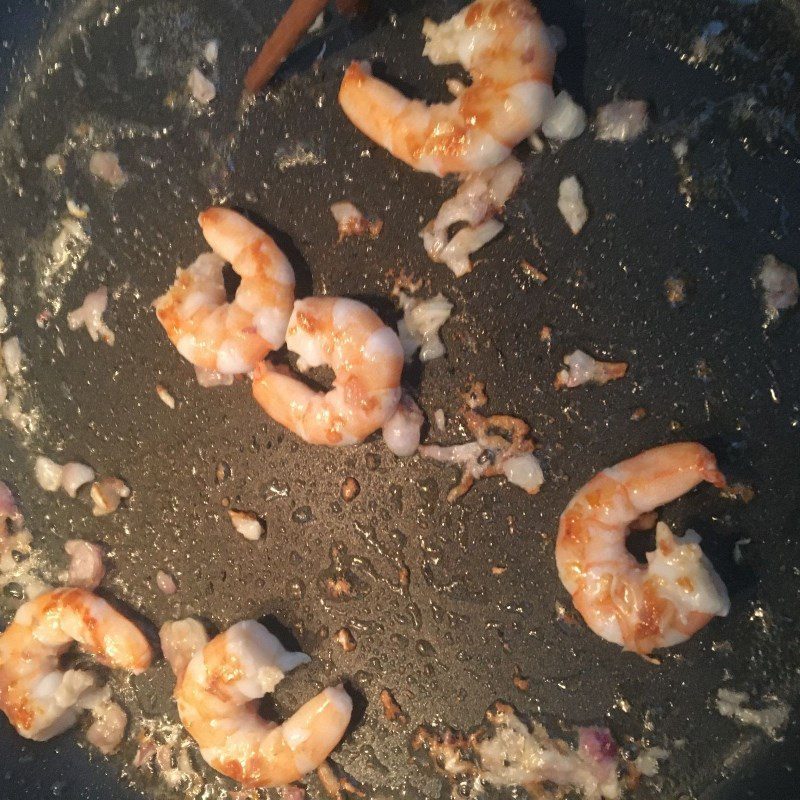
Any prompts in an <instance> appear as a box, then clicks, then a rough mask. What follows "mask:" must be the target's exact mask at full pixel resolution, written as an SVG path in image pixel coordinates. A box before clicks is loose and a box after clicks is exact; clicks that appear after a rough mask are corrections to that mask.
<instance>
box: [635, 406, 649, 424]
mask: <svg viewBox="0 0 800 800" xmlns="http://www.w3.org/2000/svg"><path fill="white" fill-rule="evenodd" d="M646 416H647V409H646V408H645V407H644V406H638V407H637V408H634V409H633V412H632V413H631V421H632V422H641V421H642V420H643V419H644V418H645V417H646Z"/></svg>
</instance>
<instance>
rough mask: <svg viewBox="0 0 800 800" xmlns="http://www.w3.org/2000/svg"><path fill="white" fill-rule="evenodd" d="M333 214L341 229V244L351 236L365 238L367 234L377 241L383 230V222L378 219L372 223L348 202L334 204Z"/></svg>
mask: <svg viewBox="0 0 800 800" xmlns="http://www.w3.org/2000/svg"><path fill="white" fill-rule="evenodd" d="M331 214H333V218H334V219H335V220H336V225H337V227H338V228H339V241H340V242H341V241H343V240H344V239H347V238H349V237H350V236H364V235H365V234H368V235H369V236H370V237H371V238H373V239H377V238H378V236H379V235H380V232H381V231H382V230H383V220H380V219H376V220H374V221H372V222H370V220H368V219H367V218H366V217H365V216H364V214H362V213H361V211H360V210H359V209H358V208H356V206H354V205H353V204H352V203H350V202H348V201H346V200H343V201H342V202H340V203H333V204H332V205H331Z"/></svg>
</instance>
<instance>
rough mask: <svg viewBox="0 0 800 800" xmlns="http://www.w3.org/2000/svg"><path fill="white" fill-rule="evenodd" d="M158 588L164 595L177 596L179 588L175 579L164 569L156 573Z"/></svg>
mask: <svg viewBox="0 0 800 800" xmlns="http://www.w3.org/2000/svg"><path fill="white" fill-rule="evenodd" d="M156 586H158V590H159V591H160V592H161V593H162V594H167V595H170V594H175V592H177V591H178V587H177V585H176V584H175V578H173V577H172V575H170V574H169V572H164V570H163V569H160V570H159V571H158V572H156Z"/></svg>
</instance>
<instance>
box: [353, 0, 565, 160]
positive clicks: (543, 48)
mask: <svg viewBox="0 0 800 800" xmlns="http://www.w3.org/2000/svg"><path fill="white" fill-rule="evenodd" d="M422 32H423V33H424V34H425V36H426V38H427V43H426V45H425V50H424V54H425V55H426V56H427V57H428V58H429V59H430V60H431V62H432V63H434V64H456V63H459V64H461V65H462V66H463V67H464V69H466V70H468V71H469V73H470V76H471V78H472V83H471V85H470V86H468V87H467V88H465V89H464V90H463V91H460V92H459V93H458V96H457V97H456V98H455V99H454V100H453V101H452V102H450V103H437V104H434V105H426V104H425V103H423V102H421V101H419V100H409V99H408V98H407V97H405V96H404V95H403V94H401V93H400V92H399V91H397V89H394V88H393V87H391V86H389V85H388V84H387V83H384V82H383V81H381V80H379V79H378V78H375V77H373V75H372V72H371V70H370V67H369V64H366V63H357V62H354V63H352V64H351V65H350V67H349V68H348V70H347V72H346V73H345V76H344V79H343V81H342V85H341V88H340V89H339V103H340V104H341V106H342V108H343V109H344V113H345V114H346V115H347V116H348V117H349V119H350V121H351V122H352V123H353V124H354V125H355V126H356V127H357V128H358V129H359V130H360V131H361V132H362V133H364V134H365V135H367V136H368V137H369V138H370V139H372V140H373V141H375V142H377V143H378V144H379V145H381V147H385V148H386V149H387V150H388V151H389V152H390V153H391V154H392V155H393V156H395V157H396V158H399V159H400V160H402V161H405V162H406V164H408V165H409V166H411V167H413V168H414V169H418V170H421V171H423V172H432V173H434V174H435V175H444V174H446V173H448V172H476V171H478V170H482V169H486V168H487V167H493V166H494V165H495V164H499V163H500V162H501V161H503V160H504V159H505V158H508V156H509V154H510V153H511V149H512V148H513V147H514V146H515V145H517V144H518V143H519V142H521V141H522V140H523V139H524V138H525V137H526V136H530V135H531V134H532V133H533V132H534V131H535V130H536V129H537V128H538V127H539V126H540V125H541V124H542V121H543V120H544V118H545V116H546V114H547V112H548V110H549V107H550V104H551V102H552V100H553V90H552V87H551V84H552V79H553V68H554V66H555V50H554V48H553V45H552V42H551V40H550V35H549V33H548V30H547V28H546V26H545V25H544V23H543V22H542V20H541V17H540V16H539V12H538V11H537V10H536V9H535V8H533V6H531V4H530V3H529V2H528V0H475V2H474V3H471V4H470V5H468V6H467V7H466V8H464V9H462V10H461V11H460V12H459V13H458V14H456V15H455V16H454V17H452V18H451V19H449V20H447V21H446V22H443V23H441V24H439V25H437V24H436V23H434V22H432V21H431V20H426V21H425V24H424V26H423V28H422Z"/></svg>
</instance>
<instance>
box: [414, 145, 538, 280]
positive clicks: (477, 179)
mask: <svg viewBox="0 0 800 800" xmlns="http://www.w3.org/2000/svg"><path fill="white" fill-rule="evenodd" d="M521 177H522V165H521V164H520V163H519V161H517V159H516V158H514V157H513V156H511V157H509V158H507V159H506V160H505V161H503V162H502V163H500V164H498V165H497V166H496V167H490V168H489V169H485V170H482V171H481V172H475V173H473V174H471V175H467V176H466V177H465V179H464V181H463V183H462V184H461V186H459V187H458V191H457V192H456V194H455V196H454V197H451V198H450V199H449V200H445V202H444V203H442V207H441V208H440V209H439V213H438V214H437V215H436V218H435V219H433V220H431V221H430V222H429V223H428V224H427V225H426V226H425V227H424V228H423V229H422V231H421V232H420V236H421V237H422V242H423V245H424V246H425V252H426V253H427V254H428V255H429V256H430V257H431V259H433V261H436V262H437V263H439V264H446V265H447V266H448V267H449V268H450V269H451V270H452V272H453V274H454V275H455V276H456V277H457V278H460V277H461V276H462V275H466V274H467V273H468V272H471V271H472V262H471V261H470V258H469V257H470V255H471V254H472V253H474V252H475V251H476V250H479V249H480V248H481V247H483V246H484V245H485V244H486V243H487V242H490V241H491V240H492V239H494V237H495V236H497V234H498V233H500V231H501V230H503V225H502V223H501V222H499V221H498V220H496V219H494V216H493V215H494V214H496V213H498V212H499V211H502V209H503V207H504V206H505V204H506V201H507V200H508V199H509V197H511V195H512V194H513V193H514V190H515V189H516V188H517V184H518V183H519V181H520V178H521ZM459 222H464V223H466V227H464V228H461V230H459V231H458V232H457V233H456V234H455V235H454V236H453V237H452V238H450V235H449V230H450V228H451V226H453V225H456V224H458V223H459Z"/></svg>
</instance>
